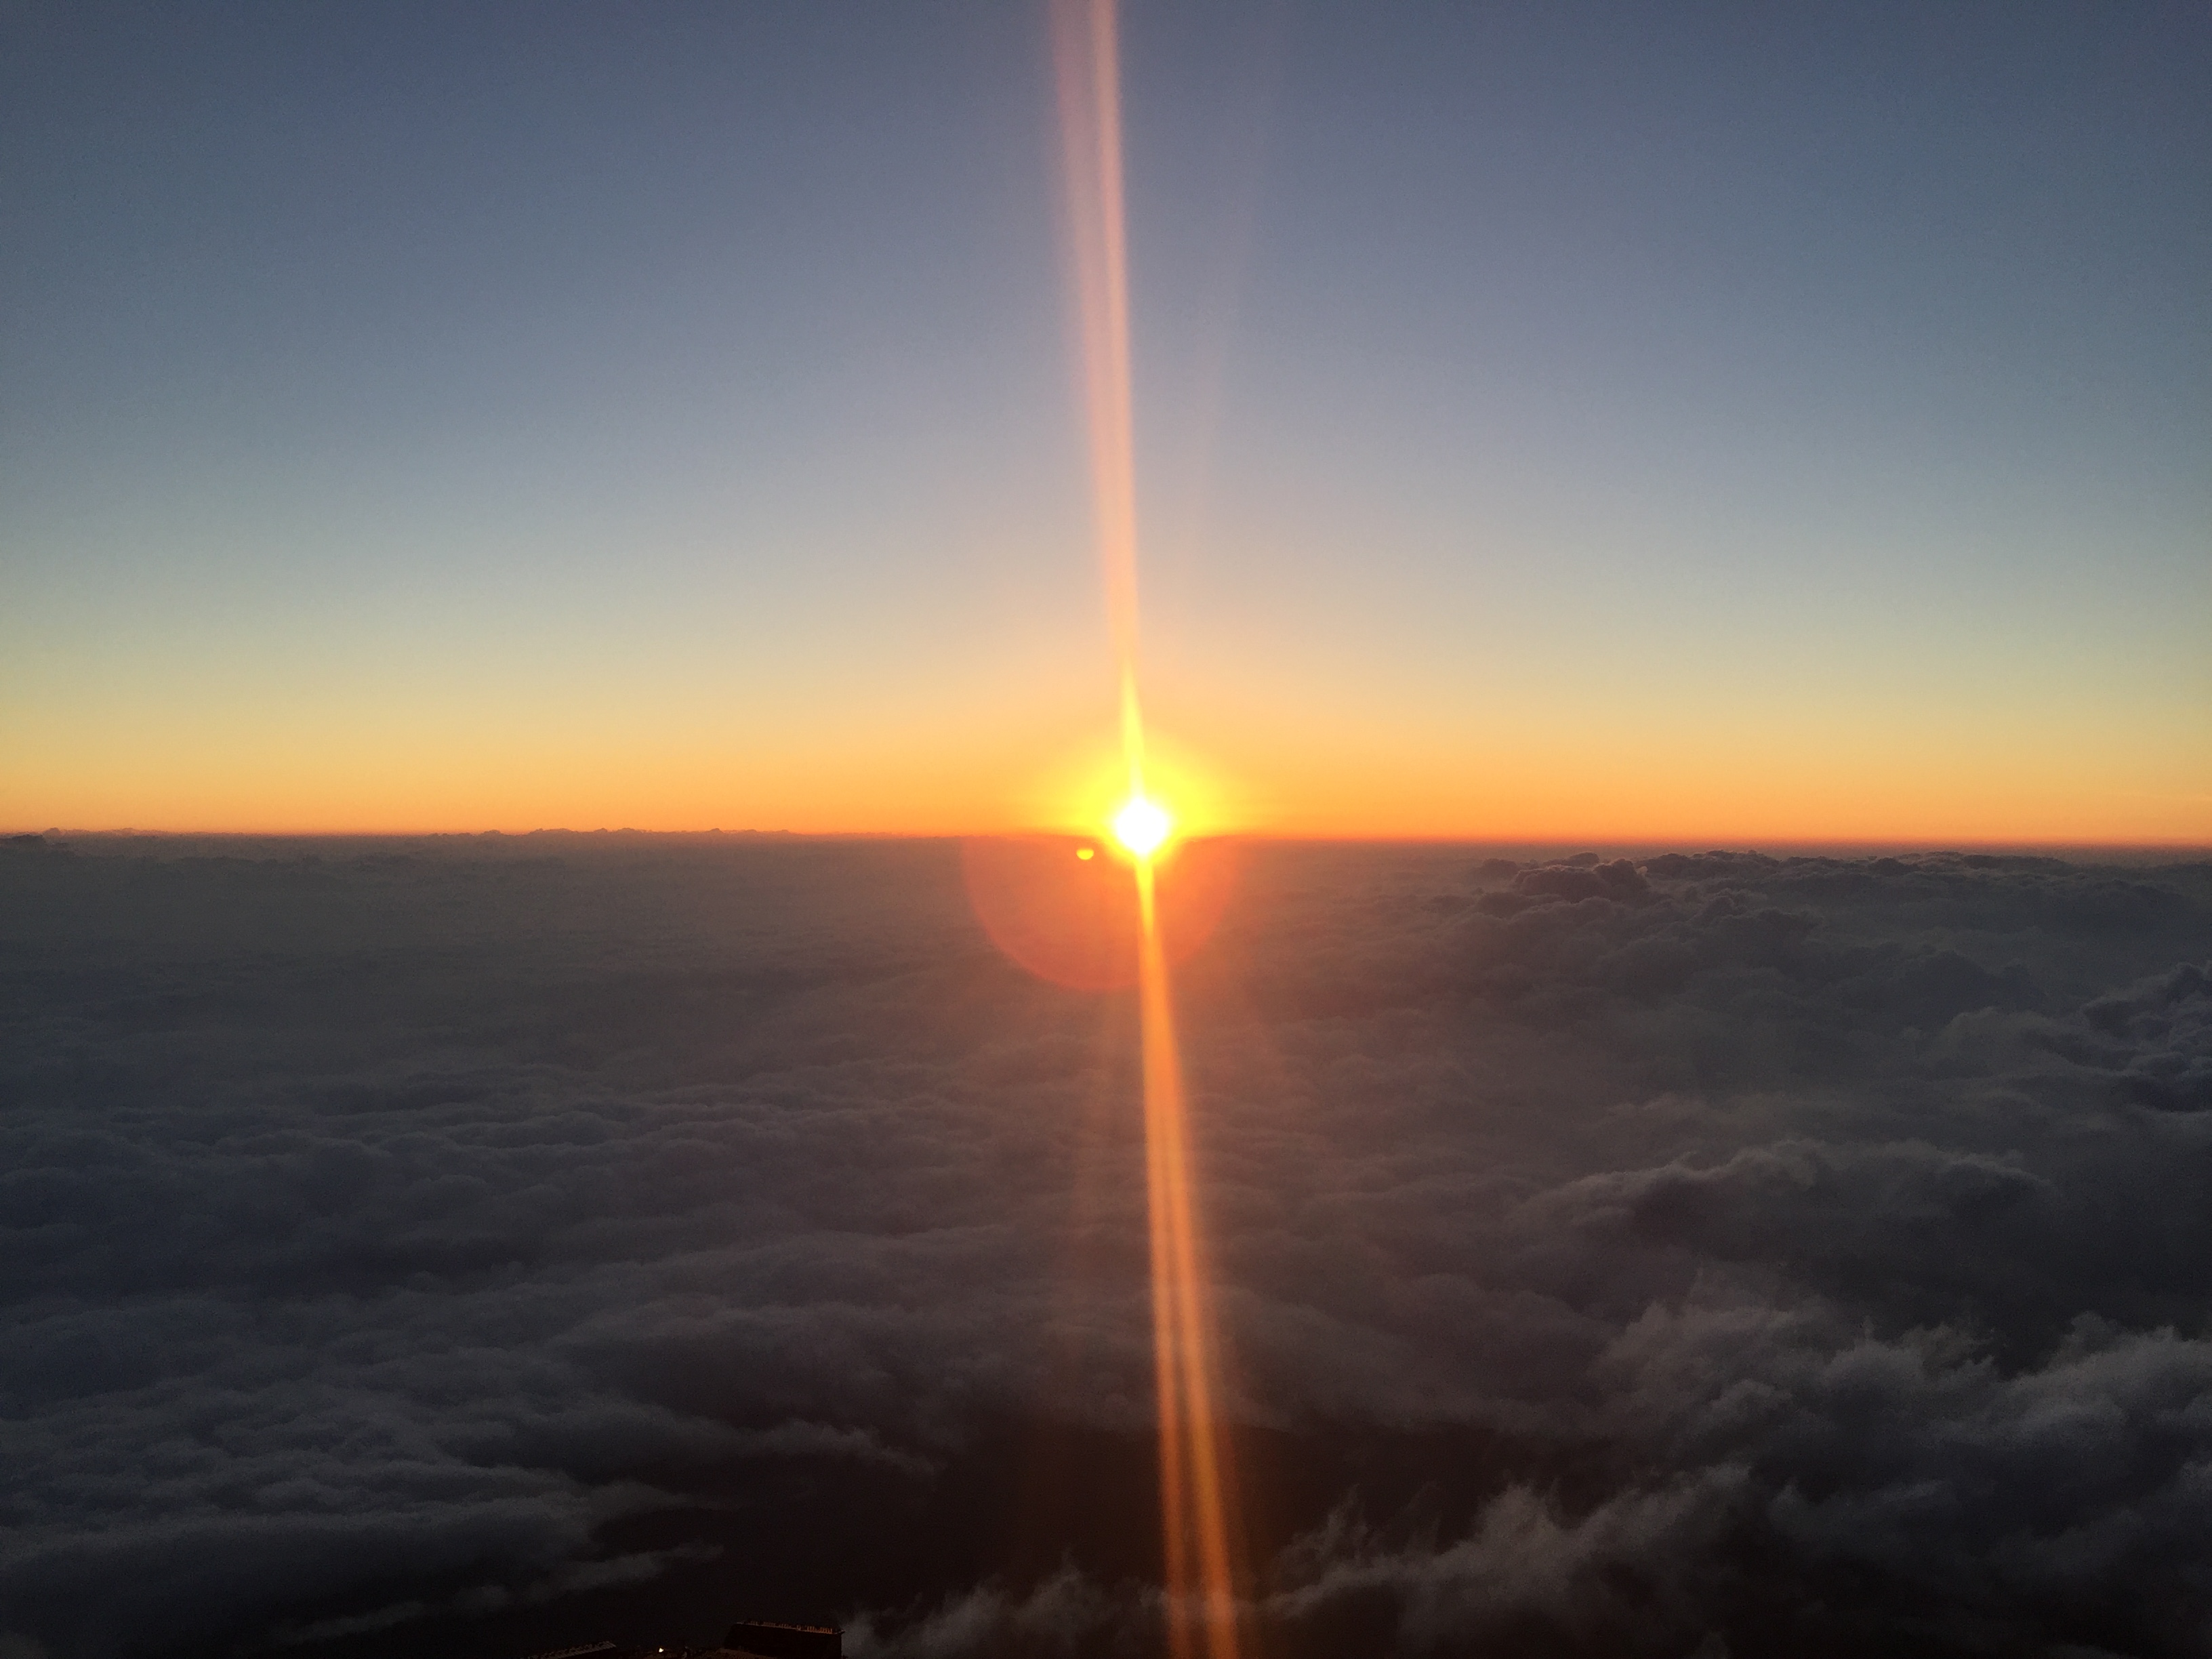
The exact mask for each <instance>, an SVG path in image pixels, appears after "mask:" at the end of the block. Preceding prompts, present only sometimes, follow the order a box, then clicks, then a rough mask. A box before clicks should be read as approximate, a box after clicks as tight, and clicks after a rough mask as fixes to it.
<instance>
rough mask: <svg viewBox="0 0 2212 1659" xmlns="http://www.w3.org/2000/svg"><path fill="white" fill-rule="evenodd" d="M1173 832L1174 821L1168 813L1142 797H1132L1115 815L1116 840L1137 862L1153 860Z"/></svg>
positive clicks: (1152, 801) (1153, 801) (1155, 802)
mask: <svg viewBox="0 0 2212 1659" xmlns="http://www.w3.org/2000/svg"><path fill="white" fill-rule="evenodd" d="M1174 832H1175V820H1174V819H1173V818H1171V817H1169V816H1168V809H1167V808H1166V807H1164V806H1163V805H1160V804H1159V803H1158V801H1156V800H1147V799H1146V798H1145V797H1144V796H1142V795H1135V796H1132V797H1131V798H1130V799H1128V801H1127V802H1126V803H1125V804H1124V805H1122V807H1121V811H1118V812H1116V813H1115V814H1114V839H1115V840H1116V841H1118V842H1121V845H1122V846H1124V847H1126V848H1128V850H1129V852H1130V854H1131V855H1132V856H1133V857H1136V858H1139V859H1148V858H1150V857H1152V854H1155V853H1157V852H1158V851H1159V850H1160V848H1162V847H1164V846H1165V845H1166V844H1167V839H1168V837H1169V836H1170V835H1172V834H1173V833H1174Z"/></svg>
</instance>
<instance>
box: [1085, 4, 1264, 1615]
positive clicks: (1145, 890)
mask: <svg viewBox="0 0 2212 1659" xmlns="http://www.w3.org/2000/svg"><path fill="white" fill-rule="evenodd" d="M1052 23H1053V46H1054V65H1055V68H1056V70H1057V75H1058V81H1059V92H1060V154H1061V158H1062V161H1063V163H1064V165H1065V167H1066V191H1065V196H1066V207H1067V246H1068V252H1069V263H1070V265H1071V267H1072V276H1073V284H1074V289H1075V297H1076V319H1077V325H1078V332H1079V336H1080V340H1079V344H1080V357H1081V363H1082V385H1083V392H1084V406H1085V416H1086V423H1087V426H1088V428H1089V437H1090V447H1091V495H1092V503H1093V507H1092V510H1093V512H1094V513H1095V515H1096V520H1097V542H1098V557H1099V566H1100V570H1101V574H1103V578H1104V580H1105V589H1106V614H1107V622H1108V627H1109V633H1110V636H1111V639H1112V642H1113V649H1114V658H1115V669H1116V671H1117V675H1118V680H1119V691H1120V696H1121V750H1122V758H1123V761H1124V763H1125V764H1126V766H1127V771H1128V780H1129V794H1130V799H1132V800H1142V799H1144V798H1145V722H1144V707H1143V703H1142V701H1141V699H1140V698H1139V695H1138V675H1137V663H1138V650H1137V647H1138V641H1137V490H1136V462H1135V453H1134V427H1133V417H1132V412H1131V404H1132V400H1131V395H1130V365H1129V276H1128V251H1127V231H1126V219H1125V216H1124V211H1123V197H1122V179H1121V54H1120V43H1119V40H1118V30H1117V24H1116V18H1115V4H1114V0H1052ZM1136 881H1137V903H1138V912H1139V923H1140V926H1139V945H1138V949H1139V962H1138V998H1139V1016H1140V1020H1141V1024H1142V1030H1143V1081H1144V1097H1145V1164H1146V1200H1147V1207H1148V1213H1149V1216H1150V1221H1151V1243H1152V1345H1153V1366H1154V1380H1155V1385H1156V1388H1157V1390H1158V1401H1159V1455H1160V1510H1161V1529H1162V1534H1163V1541H1164V1566H1165V1576H1166V1589H1167V1621H1168V1650H1169V1652H1170V1654H1171V1655H1172V1656H1174V1659H1193V1656H1195V1655H1198V1654H1200V1653H1201V1652H1202V1653H1203V1654H1204V1655H1205V1659H1237V1646H1238V1641H1237V1636H1238V1632H1237V1571H1236V1564H1235V1562H1234V1559H1233V1557H1232V1554H1231V1524H1230V1522H1231V1512H1232V1508H1233V1502H1234V1483H1233V1480H1232V1469H1231V1459H1230V1455H1229V1448H1228V1445H1227V1443H1226V1441H1225V1439H1224V1437H1223V1436H1222V1434H1221V1431H1220V1425H1219V1420H1218V1418H1217V1417H1216V1415H1215V1409H1214V1401H1215V1397H1216V1395H1217V1392H1218V1384H1219V1381H1220V1364H1219V1357H1218V1338H1217V1334H1216V1330H1215V1323H1214V1316H1213V1306H1212V1285H1211V1280H1210V1277H1209V1273H1208V1271H1207V1265H1206V1251H1205V1248H1204V1240H1203V1238H1202V1237H1201V1234H1200V1230H1199V1227H1198V1223H1197V1206H1196V1202H1195V1200H1194V1195H1193V1193H1192V1186H1193V1181H1192V1175H1191V1144H1190V1125H1189V1116H1188V1109H1187V1100H1186V1096H1185V1091H1184V1088H1183V1074H1182V1056H1181V1054H1180V1053H1179V1051H1178V1048H1177V1045H1176V1025H1175V1004H1174V998H1173V995H1172V994H1171V989H1170V984H1169V979H1168V964H1167V953H1166V951H1165V950H1164V948H1163V945H1162V943H1161V939H1160V928H1159V917H1158V907H1157V903H1156V884H1155V872H1154V869H1153V866H1152V860H1151V857H1150V856H1149V854H1144V853H1140V854H1139V855H1138V856H1137V859H1136Z"/></svg>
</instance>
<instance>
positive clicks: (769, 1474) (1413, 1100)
mask: <svg viewBox="0 0 2212 1659" xmlns="http://www.w3.org/2000/svg"><path fill="white" fill-rule="evenodd" d="M2208 958H2212V864H2205V863H2193V864H2189V863H2167V864H2163V865H2161V864H2157V863H2153V862H2144V861H2137V862H2134V863H2130V864H2125V865H2122V864H2097V863H2091V862H2066V861H2062V860H2056V859H2049V858H2031V857H2004V856H1990V855H1959V854H1919V855H1911V856H1899V857H1881V858H1875V857H1837V858H1825V857H1824V858H1814V857H1784V858H1770V857H1762V856H1759V855H1756V854H1726V853H1715V854H1699V855H1685V854H1654V855H1650V856H1644V857H1639V858H1635V859H1628V858H1601V857H1599V856H1596V855H1593V854H1581V855H1577V856H1571V857H1570V856H1561V855H1560V854H1559V853H1557V852H1537V853H1534V854H1529V855H1527V856H1522V857H1518V858H1513V859H1505V858H1496V857H1491V856H1488V855H1486V854H1484V853H1482V852H1480V851H1477V852H1470V851H1468V850H1466V849H1463V848H1462V849H1454V848H1382V847H1364V848H1363V847H1322V846H1306V847H1298V846H1266V845H1261V846H1255V847H1252V848H1248V849H1246V851H1245V853H1244V854H1243V878H1242V884H1241V887H1240V890H1239V892H1238V896H1237V901H1236V902H1235V903H1234V905H1233V906H1232V908H1231V911H1230V913H1229V916H1228V919H1227V921H1225V924H1224V926H1223V927H1222V930H1221V932H1220V933H1218V935H1217V937H1216V938H1215V939H1213V941H1212V943H1211V944H1210V945H1208V946H1206V949H1205V950H1203V951H1201V952H1200V954H1199V955H1198V956H1196V957H1194V958H1193V959H1192V960H1191V961H1190V962H1189V963H1187V964H1186V965H1185V967H1184V969H1183V970H1182V977H1181V984H1180V992H1181V1008H1182V1030H1183V1038H1184V1045H1185V1050H1186V1054H1187V1058H1188V1065H1189V1069H1190V1073H1191V1077H1192V1082H1193V1087H1194V1097H1195V1099H1196V1102H1197V1110H1198V1115H1199V1122H1200V1135H1201V1138H1202V1141H1203V1146H1202V1155H1203V1159H1204V1164H1203V1170H1204V1196H1205V1203H1206V1211H1207V1214H1208V1216H1209V1218H1210V1221H1211V1225H1212V1232H1213V1237H1214V1254H1215V1258H1216V1265H1217V1267H1218V1277H1219V1280H1220V1285H1221V1290H1220V1298H1221V1309H1222V1316H1223V1318H1224V1321H1225V1325H1226V1328H1227V1329H1228V1331H1229V1334H1230V1338H1231V1346H1232V1347H1233V1351H1234V1354H1235V1377H1234V1384H1233V1390H1232V1399H1233V1411H1234V1414H1235V1416H1236V1419H1237V1422H1238V1424H1239V1425H1240V1426H1239V1433H1238V1447H1239V1453H1240V1456H1239V1464H1240V1468H1241V1470H1242V1472H1243V1486H1244V1496H1245V1510H1246V1517H1247V1522H1248V1530H1249V1547H1250V1553H1251V1555H1252V1559H1253V1561H1254V1576H1253V1583H1252V1585H1251V1589H1250V1597H1251V1603H1252V1607H1251V1614H1252V1620H1253V1629H1254V1632H1255V1636H1256V1638H1258V1640H1259V1641H1260V1642H1261V1645H1262V1650H1263V1651H1264V1652H1265V1653H1267V1654H1269V1655H1278V1656H1304V1655H1315V1656H1321V1655H1340V1654H1349V1653H1354V1652H1358V1653H1374V1654H1383V1653H1390V1652H1398V1653H1404V1654H1407V1655H1417V1654H1434V1655H1452V1654H1492V1653H1496V1654H1509V1653H1510V1654H1514V1655H1539V1656H1542V1655H1562V1656H1564V1655H1581V1654H1589V1655H1598V1654H1606V1655H1653V1656H1660V1655H1667V1656H1697V1659H1721V1656H1735V1659H1748V1656H1759V1655H1769V1654H1771V1655H1793V1656H1794V1655H1808V1656H1823V1655H1837V1656H1842V1655H1854V1656H1856V1655H1863V1654H1868V1653H1874V1652H1880V1653H1884V1654H1890V1655H1908V1656H1909V1655H1929V1656H1934V1655H2027V1654H2048V1655H2053V1656H2062V1655H2063V1656H2070V1659H2089V1656H2093V1655H2099V1654H2110V1655H2119V1654H2126V1655H2141V1656H2169V1655H2171V1656H2185V1655H2202V1654H2204V1653H2206V1652H2208V1651H2212V1552H2208V1550H2207V1548H2206V1540H2207V1539H2208V1538H2212V1331H2208V1313H2209V1312H2212V1310H2208V1305H2207V1295H2208V1291H2212V978H2208V975H2207V963H2208ZM1132 1018H1133V1015H1132V1010H1131V1007H1130V1006H1129V998H1128V996H1127V994H1126V993H1122V994H1087V993H1081V992H1076V991H1071V990H1066V989H1063V988H1060V987H1054V986H1051V985H1048V984H1045V983H1042V982H1041V981H1036V980H1035V979H1033V978H1030V976H1028V975H1025V974H1024V973H1023V972H1022V971H1021V970H1020V969H1017V968H1015V967H1014V966H1012V964H1011V963H1007V962H1006V961H1005V960H1004V959H1003V958H1001V957H1000V956H999V955H998V954H997V953H996V952H995V951H994V950H993V948H992V947H991V945H989V943H988V942H987V940H986V939H985V938H984V937H983V935H982V933H981V931H980V930H979V929H978V927H976V926H975V922H974V921H973V920H972V917H971V914H970V911H969V905H968V902H967V901H966V898H965V896H964V894H963V887H962V879H961V861H960V858H959V854H958V849H957V847H955V846H953V845H951V844H949V843H941V842H864V841H854V842H805V841H784V840H778V839H773V838H754V837H745V838H739V837H728V838H722V839H720V840H719V841H716V840H712V839H708V838H698V839H690V838H686V839H673V838H645V837H635V838H633V837H623V836H611V837H582V836H574V837H572V836H550V837H549V836H539V837H529V838H496V837H488V838H476V839H467V838H455V839H452V840H444V841H425V842H191V841H184V840H167V841H155V840H128V839H118V838H106V837H102V838H79V839H76V840H75V841H73V842H67V843H58V842H45V843H31V842H19V843H11V844H9V845H6V846H4V847H0V1021H4V1042H0V1316H4V1320H5V1327H4V1334H0V1527H4V1528H5V1531H4V1534H0V1632H4V1634H0V1652H5V1653H6V1654H8V1655H9V1656H11V1659H31V1656H37V1655H41V1654H43V1655H46V1656H51V1659H137V1656H168V1655H178V1656H186V1655H203V1654H204V1655H216V1654H222V1655H236V1654H245V1653H255V1654H279V1653H282V1654H293V1655H300V1656H314V1659H325V1656H354V1655H362V1656H368V1655H380V1654H384V1653H397V1652H398V1651H400V1650H403V1649H404V1650H406V1651H408V1652H409V1653H410V1654H416V1655H425V1656H437V1655H443V1654H448V1653H450V1654H454V1655H459V1654H462V1653H469V1654H489V1655H490V1656H493V1659H498V1656H500V1655H502V1654H507V1655H520V1654H523V1653H527V1652H529V1651H531V1650H533V1649H538V1648H546V1647H551V1646H555V1645H560V1644H563V1643H564V1642H567V1641H583V1640H589V1639H593V1638H597V1637H599V1636H600V1635H602V1634H604V1635H607V1636H611V1637H615V1638H623V1639H651V1640H659V1641H665V1642H677V1641H693V1642H696V1641H701V1640H704V1639H708V1638H711V1637H712V1636H714V1634H716V1633H717V1632H719V1631H720V1627H721V1626H722V1625H723V1624H725V1623H726V1622H727V1621H728V1620H729V1619H731V1618H732V1617H735V1616H738V1615H740V1614H744V1615H745V1616H755V1617H768V1618H834V1619H836V1620H841V1621H842V1622H843V1623H845V1624H846V1625H847V1626H848V1650H849V1651H852V1652H854V1653H855V1654H858V1655H860V1656H864V1659H866V1656H883V1659H937V1656H942V1659H955V1656H961V1655H970V1654H972V1655H1023V1656H1027V1655H1039V1656H1042V1655H1076V1654H1084V1655H1089V1654H1099V1655H1105V1654H1123V1653H1126V1654H1132V1655H1137V1654H1145V1653H1147V1652H1151V1651H1154V1650H1156V1644H1157V1641H1158V1614H1159V1608H1158V1598H1157V1592H1156V1590H1155V1589H1153V1588H1152V1585H1151V1583H1150V1575H1151V1574H1152V1571H1153V1568H1152V1561H1153V1557H1154V1555H1155V1553H1156V1551H1157V1535H1156V1534H1154V1533H1153V1532H1152V1531H1151V1530H1150V1528H1152V1526H1153V1525H1154V1524H1155V1523H1154V1519H1153V1510H1152V1504H1153V1501H1154V1500H1153V1496H1152V1486H1151V1484H1150V1483H1151V1480H1152V1463H1151V1454H1150V1451H1149V1446H1148V1442H1147V1440H1146V1430H1147V1427H1148V1424H1149V1413H1150V1389H1151V1359H1150V1352H1149V1347H1148V1334H1149V1316H1148V1313H1147V1310H1146V1277H1145V1274H1146V1261H1145V1255H1144V1248H1145V1247H1144V1238H1145V1234H1144V1226H1143V1216H1142V1211H1141V1203H1142V1196H1143V1182H1142V1169H1141V1158H1142V1147H1141V1144H1140V1141H1139V1139H1138V1133H1137V1131H1138V1126H1137V1121H1136V1111H1135V1107H1134V1088H1135V1083H1134V1077H1133V1066H1132V1054H1131V1049H1132V1024H1131V1021H1132Z"/></svg>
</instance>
